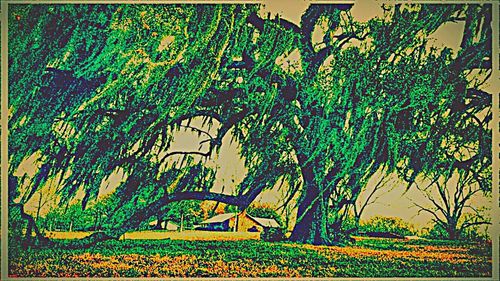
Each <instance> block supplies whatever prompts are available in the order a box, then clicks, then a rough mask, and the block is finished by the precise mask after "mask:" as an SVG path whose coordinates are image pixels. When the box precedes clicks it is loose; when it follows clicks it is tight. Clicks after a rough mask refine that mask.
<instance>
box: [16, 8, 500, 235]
mask: <svg viewBox="0 0 500 281" xmlns="http://www.w3.org/2000/svg"><path fill="white" fill-rule="evenodd" d="M307 6H308V3H307V2H306V1H302V0H293V1H287V2H284V1H268V2H266V3H265V7H264V9H263V10H262V13H261V14H265V15H267V13H268V12H271V14H272V15H275V14H276V13H278V14H280V16H281V17H283V18H285V19H287V20H289V21H291V22H294V23H296V24H297V25H300V16H301V14H302V13H303V11H305V9H306V8H307ZM351 12H352V15H353V16H354V18H355V19H357V20H359V21H364V22H366V21H367V20H369V19H370V18H373V17H375V16H381V15H382V9H381V8H380V6H379V5H378V4H377V3H376V2H375V1H373V0H364V1H359V2H356V4H355V5H354V7H353V8H352V10H351ZM463 26H464V25H463V23H448V24H445V25H443V26H442V27H440V28H439V29H438V30H437V31H436V32H435V33H434V34H432V35H431V38H432V39H433V40H432V43H433V44H434V45H435V46H436V47H442V46H448V47H451V48H452V49H453V50H458V47H459V45H460V36H458V35H460V34H461V32H462V31H463ZM499 86H500V83H499V80H498V79H490V82H489V83H488V84H487V85H486V86H485V88H484V90H485V91H489V92H490V93H494V92H495V91H496V89H498V88H499ZM193 125H196V122H194V123H193ZM176 140H177V141H176V142H175V143H174V144H173V145H172V149H171V151H175V150H183V149H186V148H187V149H189V150H197V148H198V142H199V140H200V139H199V138H197V136H196V135H195V134H192V133H189V132H180V133H177V134H176ZM24 165H25V166H23V167H21V169H20V171H19V172H18V174H23V173H24V172H28V173H30V172H32V170H33V168H32V167H29V166H31V165H30V164H29V163H25V164H24ZM211 165H214V166H218V167H219V169H218V174H217V180H216V183H215V187H214V191H217V192H220V191H221V190H222V187H223V186H225V192H230V191H231V188H232V187H234V186H235V185H237V184H238V183H239V182H241V180H242V179H243V177H244V175H245V174H246V168H245V167H244V164H243V161H241V159H240V158H239V153H238V144H237V143H230V135H227V136H226V138H225V139H224V140H223V144H222V147H221V150H220V154H219V155H217V156H216V158H214V160H213V161H211ZM121 180H122V174H121V173H117V174H115V175H113V176H112V177H111V179H110V183H104V184H103V185H102V188H101V194H106V193H109V192H111V191H112V190H113V188H114V187H115V186H116V185H117V184H118V183H119V181H121ZM374 181H375V180H373V182H374ZM108 184H109V185H108ZM106 186H108V187H107V188H105V187H106ZM393 187H394V188H393V189H392V191H390V192H387V193H385V194H383V196H381V197H380V198H379V200H378V202H377V203H376V204H374V205H370V206H369V207H367V209H366V211H365V213H364V214H363V217H362V219H368V218H370V217H372V216H375V215H383V216H395V217H400V218H402V219H404V220H407V221H409V222H412V223H414V224H416V225H418V226H424V225H425V224H426V223H427V222H428V221H429V220H430V216H429V215H420V216H415V214H416V211H417V209H415V208H412V203H411V200H410V199H409V198H412V199H413V200H415V201H417V202H420V203H422V196H421V195H420V194H419V192H418V191H417V190H416V189H415V188H413V189H410V190H409V191H407V192H406V193H405V194H404V192H405V191H406V185H405V184H404V183H402V182H400V181H399V182H398V181H395V183H394V184H393ZM279 198H280V196H279V192H277V191H272V190H271V191H266V192H263V193H262V194H261V195H259V197H258V198H257V200H258V201H261V202H276V201H277V200H279ZM475 201H476V202H475V204H477V205H487V206H491V203H489V201H488V200H485V199H484V198H482V199H481V198H476V199H475ZM37 203H38V196H34V197H33V199H32V200H31V202H29V204H27V206H26V210H27V211H32V212H33V210H35V209H36V206H37ZM45 211H46V210H45ZM45 211H44V212H45Z"/></svg>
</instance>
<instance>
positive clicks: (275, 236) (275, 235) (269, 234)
mask: <svg viewBox="0 0 500 281" xmlns="http://www.w3.org/2000/svg"><path fill="white" fill-rule="evenodd" d="M260 239H262V240H263V241H267V242H278V241H283V240H284V239H285V234H284V233H283V231H282V230H281V228H264V231H262V232H261V233H260Z"/></svg>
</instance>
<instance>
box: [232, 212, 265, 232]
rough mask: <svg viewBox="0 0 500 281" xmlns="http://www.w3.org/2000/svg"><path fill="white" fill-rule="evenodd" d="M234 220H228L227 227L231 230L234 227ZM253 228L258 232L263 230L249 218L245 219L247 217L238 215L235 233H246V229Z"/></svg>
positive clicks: (243, 214) (242, 214)
mask: <svg viewBox="0 0 500 281" xmlns="http://www.w3.org/2000/svg"><path fill="white" fill-rule="evenodd" d="M235 220H236V218H231V219H230V221H229V226H230V227H231V228H232V227H233V226H234V222H235ZM254 226H255V227H256V228H257V231H258V232H261V231H262V230H263V228H262V227H261V226H260V225H258V224H257V223H255V221H254V220H252V219H250V218H249V217H247V215H246V214H245V213H241V214H239V215H238V228H237V229H236V231H240V232H247V231H248V229H250V228H252V227H254Z"/></svg>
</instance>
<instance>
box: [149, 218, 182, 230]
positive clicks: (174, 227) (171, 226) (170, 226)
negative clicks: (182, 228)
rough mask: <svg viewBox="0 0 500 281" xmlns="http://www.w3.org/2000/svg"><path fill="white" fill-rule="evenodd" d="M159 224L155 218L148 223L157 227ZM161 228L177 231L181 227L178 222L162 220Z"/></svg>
mask: <svg viewBox="0 0 500 281" xmlns="http://www.w3.org/2000/svg"><path fill="white" fill-rule="evenodd" d="M157 224H158V221H157V220H154V221H152V222H150V223H148V225H149V226H150V227H155V226H156V225H157ZM161 229H165V230H170V231H177V230H178V229H179V226H178V225H177V224H176V223H173V222H171V221H167V222H165V221H162V222H161Z"/></svg>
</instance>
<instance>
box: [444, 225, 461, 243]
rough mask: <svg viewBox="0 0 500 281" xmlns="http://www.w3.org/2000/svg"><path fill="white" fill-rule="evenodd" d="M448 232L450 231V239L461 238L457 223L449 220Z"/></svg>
mask: <svg viewBox="0 0 500 281" xmlns="http://www.w3.org/2000/svg"><path fill="white" fill-rule="evenodd" d="M446 232H447V233H448V239H450V240H456V239H458V238H459V236H460V235H459V232H458V229H457V225H456V223H453V222H451V223H450V222H449V223H448V227H447V228H446Z"/></svg>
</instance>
